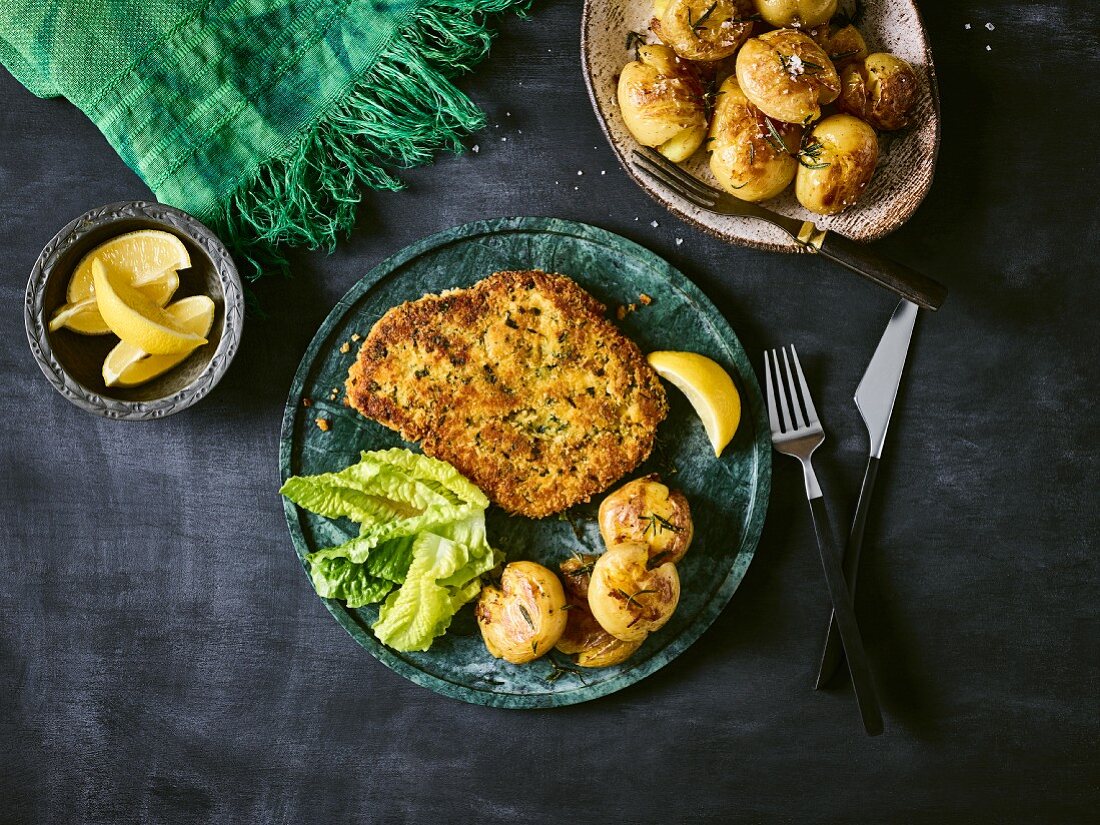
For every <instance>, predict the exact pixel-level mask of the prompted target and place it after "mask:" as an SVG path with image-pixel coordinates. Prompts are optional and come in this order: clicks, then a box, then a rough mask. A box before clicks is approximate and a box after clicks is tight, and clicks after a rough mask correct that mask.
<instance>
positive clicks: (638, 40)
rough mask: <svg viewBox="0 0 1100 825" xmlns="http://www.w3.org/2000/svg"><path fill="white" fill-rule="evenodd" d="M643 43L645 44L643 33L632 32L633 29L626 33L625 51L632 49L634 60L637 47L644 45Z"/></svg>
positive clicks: (636, 56)
mask: <svg viewBox="0 0 1100 825" xmlns="http://www.w3.org/2000/svg"><path fill="white" fill-rule="evenodd" d="M644 45H645V35H644V34H639V33H638V32H633V31H631V32H627V33H626V50H627V51H630V50H631V49H633V50H634V59H635V60H637V59H638V47H639V46H644Z"/></svg>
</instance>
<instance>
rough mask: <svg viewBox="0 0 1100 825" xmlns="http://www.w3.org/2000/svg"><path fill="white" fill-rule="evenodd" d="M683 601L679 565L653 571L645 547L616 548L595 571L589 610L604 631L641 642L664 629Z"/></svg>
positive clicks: (629, 544) (627, 545)
mask: <svg viewBox="0 0 1100 825" xmlns="http://www.w3.org/2000/svg"><path fill="white" fill-rule="evenodd" d="M679 601H680V577H679V575H678V574H677V573H676V565H674V564H672V563H671V562H665V563H664V564H661V565H659V566H657V567H653V568H651V567H650V566H649V549H648V548H647V547H646V546H645V545H644V544H638V543H637V542H625V543H623V544H614V545H612V546H611V547H608V548H607V552H606V553H604V554H603V555H602V556H600V557H599V559H598V560H597V561H596V564H595V566H594V567H593V568H592V581H591V583H589V585H588V608H589V610H591V611H592V615H593V616H594V617H595V618H596V621H597V622H599V623H600V626H601V627H602V628H603V629H604V630H606V631H607V632H608V633H610V634H611V635H612V636H614V637H615V638H617V639H622V640H623V641H624V642H641V641H643V640H644V639H645V638H646V636H648V635H649V634H650V633H651V632H652V631H654V630H657V629H658V628H660V627H662V626H663V625H664V624H665V622H667V621H668V620H669V618H671V616H672V613H673V611H675V610H676V605H677V603H678V602H679Z"/></svg>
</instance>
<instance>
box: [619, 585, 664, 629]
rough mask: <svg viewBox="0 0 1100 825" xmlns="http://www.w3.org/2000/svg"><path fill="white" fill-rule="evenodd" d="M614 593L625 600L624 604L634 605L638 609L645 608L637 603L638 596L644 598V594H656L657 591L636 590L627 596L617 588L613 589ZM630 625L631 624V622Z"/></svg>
mask: <svg viewBox="0 0 1100 825" xmlns="http://www.w3.org/2000/svg"><path fill="white" fill-rule="evenodd" d="M615 592H616V593H618V594H619V595H620V596H622V597H623V598H624V599H626V603H627V604H628V605H631V604H636V605H638V607H645V605H643V604H642V603H641V602H640V601H638V597H639V596H644V595H645V594H646V593H656V592H657V591H656V590H636V591H634V592H633V593H631V594H630V595H629V596H628V595H627V593H626V591H625V590H621V589H619V588H615ZM631 624H633V622H632V623H631Z"/></svg>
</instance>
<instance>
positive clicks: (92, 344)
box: [24, 201, 244, 421]
mask: <svg viewBox="0 0 1100 825" xmlns="http://www.w3.org/2000/svg"><path fill="white" fill-rule="evenodd" d="M139 229H160V230H163V231H165V232H171V233H172V234H173V235H175V236H176V237H178V238H179V239H180V240H182V241H183V243H184V244H185V245H186V246H187V251H188V253H189V254H190V257H191V267H190V268H189V269H185V270H181V271H180V273H179V275H180V286H179V289H178V290H177V291H176V294H175V295H174V296H173V298H172V300H173V301H175V300H178V299H179V298H185V297H187V296H189V295H199V294H202V295H208V296H210V298H212V299H213V301H214V324H213V326H212V327H211V329H210V333H209V335H207V338H208V340H209V343H207V344H206V345H205V346H202V347H199V348H198V349H196V350H195V351H194V352H193V353H191V355H189V356H188V357H187V359H186V360H184V361H183V362H182V363H181V364H179V365H178V366H176V367H173V368H172V369H170V370H168V372H166V373H164V374H163V375H161V376H158V377H157V378H154V379H153V380H152V381H149V382H147V383H145V384H141V385H140V386H136V387H108V386H107V385H106V384H105V383H104V381H103V375H102V372H101V370H102V366H103V359H104V358H106V356H107V353H108V352H110V350H111V348H112V347H114V346H115V344H117V343H118V339H117V338H115V337H114V336H113V335H80V334H78V333H75V332H72V331H70V330H68V329H59V330H58V331H57V332H51V331H50V330H49V319H50V317H51V316H52V315H53V313H54V312H55V311H56V310H57V308H58V307H60V306H62V305H63V304H64V303H65V289H66V287H67V285H68V283H69V279H70V278H71V277H72V274H73V270H74V268H75V267H76V265H77V263H78V262H79V261H80V259H81V258H82V257H83V256H84V255H85V254H87V253H88V252H89V251H90V250H92V249H94V248H95V247H96V246H98V245H99V244H101V243H103V242H104V241H107V240H109V239H111V238H113V237H115V236H117V235H122V234H124V233H126V232H134V231H136V230H139ZM24 314H25V320H26V325H27V338H28V340H29V342H30V347H31V352H32V353H34V357H35V360H36V361H37V362H38V366H39V367H40V368H41V369H42V372H43V374H44V375H45V376H46V378H47V379H48V380H49V382H50V384H52V385H53V388H54V389H56V390H57V391H58V392H59V393H61V394H62V395H63V396H65V398H67V399H68V400H69V401H71V402H72V403H73V404H75V405H76V406H78V407H80V408H81V409H84V410H87V411H88V412H92V413H95V414H96V415H102V416H104V417H105V418H117V419H126V420H131V421H145V420H149V419H155V418H163V417H164V416H166V415H171V414H172V413H176V412H179V411H180V410H183V409H186V408H187V407H190V406H191V405H192V404H194V403H195V402H197V401H198V400H199V399H201V398H202V397H203V396H205V395H206V394H207V393H209V392H210V390H212V389H213V388H214V386H215V385H216V384H217V383H218V381H219V380H220V379H221V377H222V375H224V374H225V371H226V369H227V368H228V367H229V363H230V362H231V361H232V360H233V356H234V355H235V354H236V352H237V345H238V344H239V342H240V337H241V327H242V326H243V322H244V297H243V294H242V291H241V282H240V279H239V278H238V277H237V270H236V267H235V266H234V265H233V260H232V258H230V256H229V252H228V251H227V250H226V248H225V246H223V245H222V243H221V241H219V240H218V238H217V236H215V235H214V233H213V232H211V231H210V230H209V229H208V228H207V227H206V226H204V225H203V224H201V223H199V222H198V221H197V220H195V219H194V218H193V217H191V216H190V215H188V214H187V213H185V212H181V211H180V210H178V209H173V208H172V207H170V206H165V205H163V204H159V203H148V202H146V201H129V202H123V203H112V204H108V205H107V206H103V207H100V208H98V209H93V210H91V211H90V212H86V213H84V214H83V215H81V216H80V217H79V218H77V219H76V220H74V221H72V222H71V223H69V224H68V225H66V226H65V227H64V228H63V229H62V230H61V231H60V232H58V233H57V234H56V235H55V236H54V237H53V239H52V240H51V241H50V242H49V243H48V244H46V247H45V248H44V249H43V250H42V253H41V254H40V255H39V256H38V260H37V261H35V264H34V268H33V269H32V270H31V277H30V280H29V281H28V283H27V300H26V307H25V313H24Z"/></svg>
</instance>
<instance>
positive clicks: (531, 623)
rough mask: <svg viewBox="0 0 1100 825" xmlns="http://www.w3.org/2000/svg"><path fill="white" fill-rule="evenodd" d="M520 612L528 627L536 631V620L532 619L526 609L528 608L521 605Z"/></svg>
mask: <svg viewBox="0 0 1100 825" xmlns="http://www.w3.org/2000/svg"><path fill="white" fill-rule="evenodd" d="M519 612H520V615H521V616H523V620H524V621H525V622H527V625H528V626H529V627H530V628H531V629H532V630H534V629H535V620H534V619H532V618H531V614H530V613H528V612H527V608H526V607H524V606H523V605H522V604H521V605H519Z"/></svg>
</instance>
